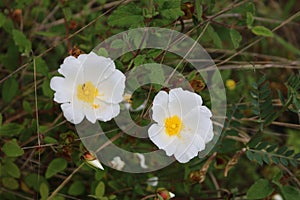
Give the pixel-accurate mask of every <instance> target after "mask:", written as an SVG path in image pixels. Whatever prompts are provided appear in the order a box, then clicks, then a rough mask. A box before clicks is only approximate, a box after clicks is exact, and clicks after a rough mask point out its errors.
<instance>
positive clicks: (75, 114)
mask: <svg viewBox="0 0 300 200" xmlns="http://www.w3.org/2000/svg"><path fill="white" fill-rule="evenodd" d="M60 107H61V109H62V110H63V114H64V116H65V118H66V119H67V120H68V121H69V122H72V123H73V124H79V123H80V122H81V121H82V120H83V118H84V115H83V112H81V111H80V110H79V109H75V108H74V106H73V105H71V104H70V103H64V104H62V105H61V106H60Z"/></svg>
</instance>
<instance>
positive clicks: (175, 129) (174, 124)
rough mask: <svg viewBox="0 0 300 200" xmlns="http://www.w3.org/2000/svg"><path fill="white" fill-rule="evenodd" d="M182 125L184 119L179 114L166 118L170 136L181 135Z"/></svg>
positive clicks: (167, 131)
mask: <svg viewBox="0 0 300 200" xmlns="http://www.w3.org/2000/svg"><path fill="white" fill-rule="evenodd" d="M182 127H183V124H182V121H181V119H180V118H179V117H178V116H177V115H174V116H172V117H169V118H166V119H165V129H166V133H167V134H168V135H169V136H174V135H177V136H179V133H180V131H181V129H182Z"/></svg>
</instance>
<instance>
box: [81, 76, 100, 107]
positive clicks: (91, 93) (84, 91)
mask: <svg viewBox="0 0 300 200" xmlns="http://www.w3.org/2000/svg"><path fill="white" fill-rule="evenodd" d="M98 95H99V91H98V89H97V88H96V87H95V86H94V85H93V83H92V82H91V81H88V82H86V83H84V84H82V85H81V84H79V85H78V86H77V98H78V99H79V100H81V101H84V102H86V103H88V104H90V105H91V106H92V107H93V108H99V105H98V104H94V101H95V98H96V97H97V96H98Z"/></svg>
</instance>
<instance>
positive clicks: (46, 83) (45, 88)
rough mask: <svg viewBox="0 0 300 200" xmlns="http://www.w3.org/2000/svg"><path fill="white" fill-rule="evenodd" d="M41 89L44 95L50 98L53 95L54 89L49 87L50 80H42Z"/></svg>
mask: <svg viewBox="0 0 300 200" xmlns="http://www.w3.org/2000/svg"><path fill="white" fill-rule="evenodd" d="M42 90H43V94H44V95H45V96H46V97H50V98H52V97H53V95H54V91H53V90H52V89H51V88H50V80H49V79H46V80H44V82H43V84H42Z"/></svg>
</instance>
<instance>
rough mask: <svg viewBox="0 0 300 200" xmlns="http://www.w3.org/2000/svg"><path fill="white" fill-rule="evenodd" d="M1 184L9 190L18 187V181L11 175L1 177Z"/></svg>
mask: <svg viewBox="0 0 300 200" xmlns="http://www.w3.org/2000/svg"><path fill="white" fill-rule="evenodd" d="M2 185H3V186H4V187H6V188H8V189H10V190H16V189H18V188H19V183H18V181H17V180H16V179H14V178H11V177H4V178H2Z"/></svg>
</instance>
